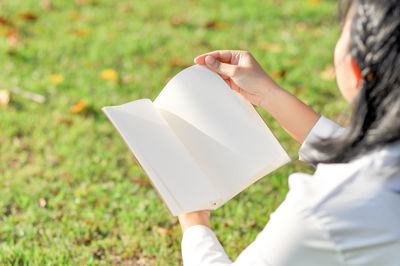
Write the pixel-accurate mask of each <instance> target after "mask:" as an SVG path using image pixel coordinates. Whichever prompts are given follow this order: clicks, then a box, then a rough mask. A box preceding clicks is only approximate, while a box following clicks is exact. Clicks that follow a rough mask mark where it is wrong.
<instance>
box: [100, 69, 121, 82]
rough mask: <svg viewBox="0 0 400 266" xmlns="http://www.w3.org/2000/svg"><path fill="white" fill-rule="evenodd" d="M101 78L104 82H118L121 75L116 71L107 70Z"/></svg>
mask: <svg viewBox="0 0 400 266" xmlns="http://www.w3.org/2000/svg"><path fill="white" fill-rule="evenodd" d="M100 78H101V79H103V80H112V81H115V82H117V81H118V78H119V75H118V72H117V71H115V70H114V69H105V70H103V71H102V72H101V73H100Z"/></svg>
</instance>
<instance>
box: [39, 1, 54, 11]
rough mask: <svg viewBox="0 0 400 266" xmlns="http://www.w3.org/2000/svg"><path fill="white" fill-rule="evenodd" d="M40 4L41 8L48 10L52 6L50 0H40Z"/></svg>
mask: <svg viewBox="0 0 400 266" xmlns="http://www.w3.org/2000/svg"><path fill="white" fill-rule="evenodd" d="M40 5H41V6H42V8H43V9H46V10H49V9H51V8H52V4H51V1H50V0H42V2H40Z"/></svg>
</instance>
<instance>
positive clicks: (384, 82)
mask: <svg viewBox="0 0 400 266" xmlns="http://www.w3.org/2000/svg"><path fill="white" fill-rule="evenodd" d="M351 7H354V16H353V18H352V26H351V41H350V50H349V52H350V55H351V56H352V57H353V58H354V60H355V61H356V62H357V63H358V66H359V68H360V70H361V73H362V81H361V85H360V86H361V87H360V92H359V94H358V96H357V97H356V99H355V101H354V104H353V114H352V117H351V120H350V123H349V126H348V127H347V128H346V130H345V131H344V133H343V134H342V135H341V136H339V137H337V138H327V139H321V140H320V141H319V142H316V143H314V144H313V146H314V148H316V149H317V150H318V151H319V152H322V154H323V155H324V156H322V157H323V158H313V159H312V162H313V163H320V162H323V163H345V162H349V161H351V160H352V159H354V158H356V157H358V156H360V155H362V154H365V153H366V152H368V151H371V150H373V149H376V148H379V147H382V146H384V145H387V144H391V143H394V142H397V141H399V140H400V1H399V0H353V1H351V0H340V1H339V14H340V17H341V18H342V19H344V18H345V17H346V14H347V13H348V11H349V10H350V8H351Z"/></svg>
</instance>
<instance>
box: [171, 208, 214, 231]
mask: <svg viewBox="0 0 400 266" xmlns="http://www.w3.org/2000/svg"><path fill="white" fill-rule="evenodd" d="M178 219H179V223H180V224H181V228H182V233H185V231H186V229H188V228H189V227H190V226H193V225H205V226H208V227H211V225H210V211H196V212H188V213H184V214H181V215H179V216H178Z"/></svg>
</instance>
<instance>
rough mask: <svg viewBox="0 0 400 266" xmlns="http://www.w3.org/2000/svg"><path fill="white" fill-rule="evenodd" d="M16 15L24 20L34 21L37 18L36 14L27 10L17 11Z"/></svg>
mask: <svg viewBox="0 0 400 266" xmlns="http://www.w3.org/2000/svg"><path fill="white" fill-rule="evenodd" d="M18 17H19V18H20V19H23V20H25V21H31V22H33V21H36V20H37V18H38V16H37V15H36V14H34V13H32V12H29V11H25V12H21V13H19V14H18Z"/></svg>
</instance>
